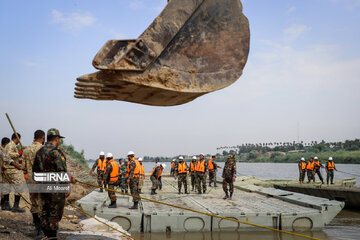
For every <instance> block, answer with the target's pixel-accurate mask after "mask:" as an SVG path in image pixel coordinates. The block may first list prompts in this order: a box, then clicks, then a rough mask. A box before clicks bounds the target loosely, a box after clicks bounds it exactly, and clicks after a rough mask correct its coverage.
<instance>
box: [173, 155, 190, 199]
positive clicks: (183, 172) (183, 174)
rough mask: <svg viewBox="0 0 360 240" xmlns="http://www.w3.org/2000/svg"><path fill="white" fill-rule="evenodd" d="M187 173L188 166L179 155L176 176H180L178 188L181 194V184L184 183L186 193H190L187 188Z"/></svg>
mask: <svg viewBox="0 0 360 240" xmlns="http://www.w3.org/2000/svg"><path fill="white" fill-rule="evenodd" d="M187 174H188V166H187V165H186V162H184V158H183V157H179V162H178V163H177V164H176V165H175V177H176V176H178V189H179V194H181V185H182V184H183V185H184V189H185V193H186V194H189V192H188V190H187Z"/></svg>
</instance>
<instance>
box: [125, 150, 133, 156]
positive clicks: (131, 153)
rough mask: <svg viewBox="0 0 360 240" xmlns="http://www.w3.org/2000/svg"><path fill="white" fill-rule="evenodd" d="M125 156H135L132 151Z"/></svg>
mask: <svg viewBox="0 0 360 240" xmlns="http://www.w3.org/2000/svg"><path fill="white" fill-rule="evenodd" d="M127 155H128V156H130V155H135V153H134V152H133V151H129V152H128V154H127Z"/></svg>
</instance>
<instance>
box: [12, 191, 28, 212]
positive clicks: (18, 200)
mask: <svg viewBox="0 0 360 240" xmlns="http://www.w3.org/2000/svg"><path fill="white" fill-rule="evenodd" d="M19 204H20V196H19V195H16V196H15V202H14V206H13V208H12V209H11V211H12V212H18V213H23V212H25V210H23V209H21V208H20V207H19Z"/></svg>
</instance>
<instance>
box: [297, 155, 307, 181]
mask: <svg viewBox="0 0 360 240" xmlns="http://www.w3.org/2000/svg"><path fill="white" fill-rule="evenodd" d="M298 168H299V183H300V184H303V183H304V179H305V173H306V162H305V158H303V157H302V158H301V160H300V162H299V163H298Z"/></svg>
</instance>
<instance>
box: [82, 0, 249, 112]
mask: <svg viewBox="0 0 360 240" xmlns="http://www.w3.org/2000/svg"><path fill="white" fill-rule="evenodd" d="M249 45H250V31H249V23H248V20H247V18H246V17H245V16H244V15H243V13H242V5H241V3H240V1H239V0H171V1H169V3H168V5H167V6H166V8H165V9H164V10H163V11H162V12H161V13H160V15H159V16H158V17H157V18H156V19H155V20H154V22H153V23H152V24H151V25H150V26H149V27H148V28H147V29H146V30H145V31H144V33H143V34H141V35H140V36H139V38H138V39H136V40H110V41H108V42H107V43H106V44H105V45H104V47H103V48H102V49H101V50H100V51H99V52H98V54H97V55H96V56H95V58H94V60H93V65H94V66H95V67H96V68H98V69H99V70H100V71H98V72H95V73H91V74H87V75H84V76H81V77H79V78H78V79H77V83H76V88H75V97H77V98H89V99H94V100H120V101H128V102H135V103H140V104H147V105H155V106H172V105H179V104H183V103H187V102H189V101H192V100H194V99H195V98H197V97H199V96H202V95H204V94H206V93H209V92H213V91H216V90H219V89H222V88H225V87H227V86H229V85H231V84H232V83H234V82H235V81H236V80H237V79H238V78H239V77H240V76H241V74H242V71H243V68H244V67H245V64H246V61H247V57H248V53H249Z"/></svg>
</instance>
